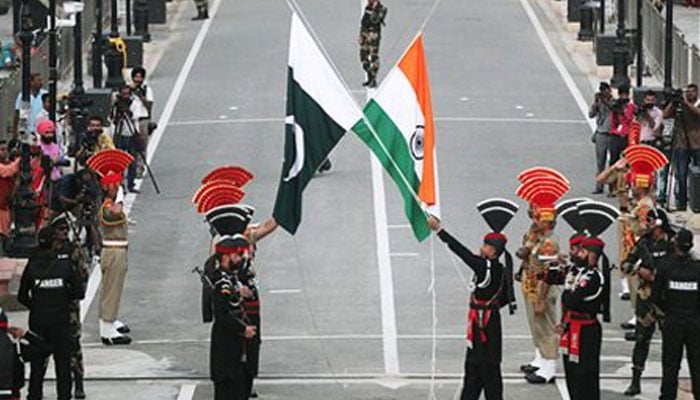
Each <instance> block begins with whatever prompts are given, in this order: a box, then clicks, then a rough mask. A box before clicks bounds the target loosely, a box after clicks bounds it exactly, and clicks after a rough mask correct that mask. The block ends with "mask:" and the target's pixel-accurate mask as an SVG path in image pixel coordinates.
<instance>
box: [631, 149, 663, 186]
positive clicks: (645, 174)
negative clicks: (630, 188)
mask: <svg viewBox="0 0 700 400" xmlns="http://www.w3.org/2000/svg"><path fill="white" fill-rule="evenodd" d="M623 154H624V156H625V159H626V160H627V163H628V164H629V166H630V170H631V183H632V184H633V185H634V186H636V187H638V188H648V187H650V186H651V182H652V181H653V179H654V173H655V172H656V171H658V170H659V169H661V168H663V167H664V166H665V165H666V164H668V158H666V156H665V155H664V154H663V153H662V152H661V151H659V150H658V149H656V148H654V147H651V146H647V145H644V144H636V145H633V146H629V147H627V148H626V149H625V151H624V153H623Z"/></svg>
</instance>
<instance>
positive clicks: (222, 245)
mask: <svg viewBox="0 0 700 400" xmlns="http://www.w3.org/2000/svg"><path fill="white" fill-rule="evenodd" d="M248 246H249V243H248V240H247V239H246V238H245V236H243V235H240V234H236V235H234V236H228V235H226V236H222V237H221V238H220V239H219V240H218V241H217V242H216V247H215V250H216V252H215V254H214V258H215V260H216V269H215V270H214V271H213V272H211V273H210V274H209V275H208V279H209V281H210V282H211V283H212V284H213V288H212V305H213V312H214V324H213V325H212V329H211V352H210V363H209V366H210V375H211V380H212V381H213V382H214V399H215V400H247V399H248V396H249V394H250V393H249V391H248V390H249V389H248V381H247V378H246V372H245V362H246V356H247V354H246V347H247V343H248V341H249V340H250V339H252V338H253V337H255V335H256V329H255V326H254V325H252V324H251V323H250V321H249V320H248V318H247V316H246V313H245V308H244V306H243V301H244V299H243V296H242V294H241V291H240V287H241V283H240V282H239V281H238V280H237V278H236V275H237V273H238V271H237V270H238V269H239V268H240V267H241V266H242V264H243V260H244V258H245V255H246V253H247V252H248V250H249V249H248Z"/></svg>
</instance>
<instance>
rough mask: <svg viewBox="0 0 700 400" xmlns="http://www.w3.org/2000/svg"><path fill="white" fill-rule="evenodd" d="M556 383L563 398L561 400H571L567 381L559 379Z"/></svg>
mask: <svg viewBox="0 0 700 400" xmlns="http://www.w3.org/2000/svg"><path fill="white" fill-rule="evenodd" d="M556 383H557V389H558V390H559V395H560V396H561V400H571V398H570V397H569V391H568V390H567V389H566V380H564V379H558V380H557V382H556Z"/></svg>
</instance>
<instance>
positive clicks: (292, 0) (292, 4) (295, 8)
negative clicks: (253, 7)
mask: <svg viewBox="0 0 700 400" xmlns="http://www.w3.org/2000/svg"><path fill="white" fill-rule="evenodd" d="M437 1H438V2H439V1H440V0H437ZM285 2H286V3H287V6H288V7H289V9H290V10H291V11H292V12H293V13H295V14H297V15H298V16H299V19H300V20H301V23H302V24H304V28H306V30H307V31H308V32H309V34H310V35H311V38H312V39H313V41H314V42H315V44H316V46H318V48H319V50H321V53H323V56H324V57H325V58H326V61H328V63H329V64H330V66H331V68H332V69H333V71H334V72H335V74H336V75H337V76H338V79H339V80H340V83H341V84H342V85H343V87H344V88H345V90H346V91H347V92H348V93H351V91H350V87H349V86H348V84H347V82H346V81H345V79H343V76H342V75H341V74H340V71H339V70H338V67H337V66H336V65H335V63H334V62H333V60H332V59H331V58H330V56H329V54H328V52H327V51H326V49H325V47H323V44H322V43H321V41H320V40H319V38H318V35H316V32H315V31H314V30H313V29H312V28H311V27H310V25H309V22H308V20H307V19H306V16H305V15H304V13H303V12H302V11H301V8H300V7H299V5H298V4H297V3H296V0H285ZM426 22H427V21H426ZM418 35H420V32H419V33H418ZM418 35H416V37H418ZM414 40H415V39H414ZM409 47H410V46H409ZM404 54H405V53H404ZM350 97H351V98H352V100H353V103H354V105H355V107H356V109H357V110H358V111H359V113H360V115H362V117H361V118H362V121H363V122H364V123H365V125H366V126H367V128H368V129H369V131H370V132H371V133H372V136H374V139H375V140H376V141H377V143H379V145H380V146H381V148H382V150H383V151H384V153H385V154H386V156H387V157H388V159H389V161H390V162H391V164H392V166H393V167H394V168H395V169H396V170H397V171H401V169H400V168H399V165H398V163H397V162H396V160H394V157H393V156H392V155H391V153H390V152H389V150H388V149H387V148H386V146H385V145H384V143H383V142H382V141H381V140H380V139H379V134H377V131H376V130H375V129H374V126H372V124H371V123H370V121H369V119H368V118H367V116H366V115H365V113H364V112H362V109H361V108H360V106H359V105H358V104H357V100H356V99H355V98H354V97H352V96H350ZM336 146H337V144H336ZM399 175H400V176H401V180H402V181H403V182H404V184H405V185H406V187H407V188H408V189H409V191H410V193H411V196H413V199H414V200H415V201H416V202H417V203H418V204H421V205H422V204H423V201H422V200H421V199H420V197H418V194H417V193H416V191H415V190H414V189H413V186H411V184H410V183H409V182H408V180H406V177H405V176H404V175H403V174H399ZM421 211H423V214H424V215H425V217H426V219H427V217H428V216H429V214H428V212H427V211H426V210H425V209H424V208H423V207H421Z"/></svg>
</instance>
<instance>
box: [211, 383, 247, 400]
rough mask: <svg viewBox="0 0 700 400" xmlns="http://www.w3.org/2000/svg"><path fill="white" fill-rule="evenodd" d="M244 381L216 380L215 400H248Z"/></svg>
mask: <svg viewBox="0 0 700 400" xmlns="http://www.w3.org/2000/svg"><path fill="white" fill-rule="evenodd" d="M245 386H247V385H246V384H245V383H243V382H237V381H235V380H229V379H227V380H223V381H218V382H214V400H248V395H247V394H246V393H245V390H246V388H245Z"/></svg>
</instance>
